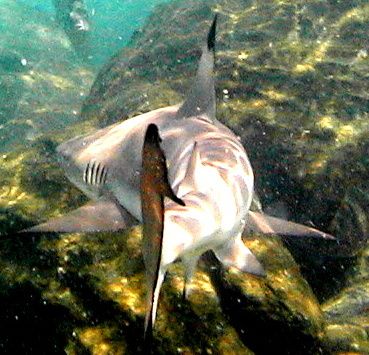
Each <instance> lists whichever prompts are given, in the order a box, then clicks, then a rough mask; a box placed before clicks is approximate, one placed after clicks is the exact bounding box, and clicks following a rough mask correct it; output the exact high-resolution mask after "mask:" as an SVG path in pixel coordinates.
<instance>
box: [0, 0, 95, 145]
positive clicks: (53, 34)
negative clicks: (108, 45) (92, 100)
mask: <svg viewBox="0 0 369 355" xmlns="http://www.w3.org/2000/svg"><path fill="white" fill-rule="evenodd" d="M0 24H5V25H1V30H2V32H1V33H2V35H1V38H0V151H1V152H7V151H9V150H10V149H11V147H14V146H16V145H17V144H19V143H20V142H21V143H24V141H29V142H31V141H33V140H35V139H36V138H37V137H39V136H41V135H42V133H45V132H47V131H54V132H55V131H57V130H62V129H64V128H65V127H66V126H67V125H69V124H70V123H75V122H78V120H79V117H78V115H77V114H78V112H79V110H80V106H81V103H82V100H83V99H84V95H85V94H86V93H87V90H88V87H89V86H90V84H91V82H92V78H93V70H91V68H88V67H86V66H85V65H84V64H82V63H81V60H80V59H79V58H78V56H76V54H75V53H74V50H73V48H72V47H71V45H70V44H69V42H68V39H67V38H66V35H65V33H64V32H63V31H62V30H61V29H58V28H57V26H55V22H54V21H53V19H52V17H50V16H49V15H48V14H47V13H43V12H40V11H37V10H35V9H34V8H32V7H30V6H27V5H26V4H24V3H23V2H17V1H10V0H5V1H2V3H1V10H0ZM14 33H17V36H14ZM20 137H22V139H20Z"/></svg>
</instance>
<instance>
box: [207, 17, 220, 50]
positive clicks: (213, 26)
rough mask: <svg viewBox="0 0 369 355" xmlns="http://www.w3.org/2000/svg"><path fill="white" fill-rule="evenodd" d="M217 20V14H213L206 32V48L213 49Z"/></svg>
mask: <svg viewBox="0 0 369 355" xmlns="http://www.w3.org/2000/svg"><path fill="white" fill-rule="evenodd" d="M217 20H218V14H216V15H215V16H214V20H213V23H212V24H211V27H210V30H209V33H208V50H209V51H213V52H214V50H215V33H216V29H217Z"/></svg>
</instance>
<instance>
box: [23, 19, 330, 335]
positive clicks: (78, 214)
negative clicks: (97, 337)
mask: <svg viewBox="0 0 369 355" xmlns="http://www.w3.org/2000/svg"><path fill="white" fill-rule="evenodd" d="M215 24H216V21H214V22H213V25H212V27H211V29H210V32H209V35H208V42H207V46H206V47H205V48H204V49H203V54H202V57H201V60H200V64H199V69H198V72H197V76H196V79H195V83H194V85H193V86H192V89H191V91H190V93H189V95H188V96H187V98H186V100H185V102H184V103H183V104H182V105H178V106H170V107H167V108H163V109H158V110H155V111H151V112H148V113H146V114H143V115H140V116H137V117H134V118H131V119H129V120H127V121H124V122H122V123H117V124H115V125H112V126H109V127H106V128H104V129H101V130H99V131H97V132H95V133H93V134H91V135H87V136H82V137H77V138H75V139H72V140H70V141H68V142H66V143H63V144H61V145H60V146H59V147H58V149H57V150H58V153H59V154H60V157H61V163H62V165H63V167H64V169H65V171H66V174H67V176H68V177H69V179H70V180H71V181H72V182H73V183H74V184H75V185H76V186H78V187H79V188H80V189H81V190H82V191H83V192H84V193H85V194H86V195H87V196H89V197H90V198H91V199H92V200H93V202H91V203H89V204H88V205H86V206H83V207H81V208H80V209H78V210H76V211H73V212H72V213H70V214H69V215H67V216H65V217H61V218H57V219H54V220H51V221H49V222H47V223H45V224H41V225H39V226H36V227H33V228H30V229H29V231H61V232H69V231H106V230H113V231H114V230H119V229H123V228H126V227H129V226H131V225H133V224H135V223H137V222H142V221H143V220H144V222H145V224H146V225H145V226H144V230H146V234H149V232H148V231H149V230H150V228H149V227H150V223H151V222H147V221H150V220H151V221H153V220H157V221H158V223H153V224H152V225H153V226H154V225H155V226H157V225H158V226H159V227H160V228H162V238H161V240H162V244H161V247H160V248H159V249H158V250H159V252H158V251H156V252H155V253H154V254H155V257H154V259H155V260H154V264H155V263H156V264H157V266H158V267H157V270H154V271H153V270H147V272H148V274H150V275H151V276H150V277H149V288H151V291H152V297H151V299H149V304H150V307H149V310H148V312H149V313H148V315H147V317H146V328H147V327H148V326H150V327H151V326H152V325H153V323H154V321H155V314H156V307H157V301H158V297H159V291H160V286H161V284H162V282H163V279H164V276H165V273H166V271H167V268H168V266H169V265H170V264H171V263H173V262H174V261H175V260H177V259H181V260H182V261H183V262H184V264H185V266H186V276H185V284H187V283H188V282H189V281H190V278H191V276H192V274H193V271H194V270H195V267H196V264H197V261H198V258H199V257H200V256H201V255H202V254H203V253H204V252H205V251H207V250H213V251H214V252H215V254H216V256H217V257H218V259H219V260H220V261H221V262H222V263H223V264H225V265H227V266H234V267H236V268H238V269H240V270H242V271H246V272H250V273H253V274H257V275H262V274H264V271H263V268H262V266H261V265H260V263H259V262H258V261H257V259H256V258H255V256H254V255H253V254H252V253H251V251H250V250H249V249H248V248H247V247H246V246H245V245H244V244H243V242H242V240H241V235H242V233H243V232H244V231H245V228H246V230H254V231H261V232H263V233H268V234H271V233H276V234H278V233H280V234H297V235H303V234H308V235H313V236H321V237H329V235H326V234H324V233H322V232H319V231H317V230H315V229H313V228H309V227H305V226H301V225H297V224H295V223H292V222H287V221H282V220H280V219H276V218H272V217H268V216H265V215H263V214H261V213H255V212H250V210H249V209H250V205H251V201H252V197H253V191H254V176H253V172H252V168H251V164H250V162H249V159H248V157H247V154H246V152H245V150H244V148H243V146H242V144H241V142H240V140H239V139H238V138H237V136H236V135H235V134H234V133H233V132H232V131H231V130H229V129H228V128H227V127H225V126H224V125H223V124H221V123H220V122H219V121H217V120H216V118H215V90H214V80H213V64H214V56H213V55H214V53H213V51H214V39H215ZM150 124H154V125H155V127H158V130H159V132H160V137H161V139H162V143H161V145H160V147H161V149H162V153H163V154H164V156H165V158H166V164H167V172H166V171H165V174H164V173H163V174H162V176H163V177H164V176H165V175H167V176H166V179H167V181H168V183H169V185H170V189H171V191H172V193H174V194H175V195H176V196H177V198H179V199H180V200H181V201H183V202H184V206H183V205H180V204H178V201H177V202H175V201H173V199H164V197H163V213H164V215H163V216H160V213H161V212H160V210H161V209H160V208H158V209H156V205H155V203H156V202H153V203H152V204H151V205H150V203H149V204H145V205H144V206H142V204H141V198H142V196H145V195H141V193H142V190H143V189H144V188H143V187H142V186H141V189H140V183H142V181H141V180H140V178H141V175H142V174H141V173H142V164H143V163H144V167H145V161H144V162H143V161H142V160H143V159H142V154H141V152H142V147H143V144H144V136H145V132H146V129H147V127H148V126H149V125H150ZM158 139H159V138H158ZM160 147H158V148H157V149H159V153H160ZM146 159H148V158H146ZM144 160H145V159H144ZM146 163H147V162H146ZM146 165H147V164H146ZM153 169H155V167H154V168H153ZM144 172H145V171H144ZM144 172H143V173H144ZM147 181H148V183H147V184H149V185H150V180H147ZM147 184H146V185H147ZM143 186H144V187H145V184H144V185H143ZM152 188H153V189H154V190H155V184H153V186H152ZM147 196H150V195H147ZM158 196H161V195H160V193H159V195H158ZM163 196H164V195H163ZM166 196H167V195H166ZM174 200H175V199H174ZM150 206H152V207H153V209H152V210H150ZM159 207H160V206H159ZM156 210H157V211H159V212H156ZM143 211H144V214H146V216H143ZM145 211H146V212H145ZM155 213H157V216H156V215H155ZM143 217H144V218H143ZM145 217H146V218H145ZM161 217H162V222H163V225H162V226H161V225H160V223H161V222H160V218H161ZM145 227H146V228H145ZM153 228H154V227H153ZM155 228H156V227H155ZM155 228H154V229H155ZM160 228H159V229H158V230H159V232H158V233H159V234H160V233H161V232H160ZM154 232H155V231H154ZM159 239H160V238H159ZM144 254H145V255H146V258H145V262H146V260H149V261H148V262H147V263H146V266H147V265H149V264H150V260H151V259H152V257H151V256H150V255H149V254H150V250H149V249H148V248H146V250H145V249H144ZM145 255H144V256H145ZM150 258H151V259H150ZM156 264H155V265H156ZM153 273H154V274H155V275H154V274H153ZM152 275H154V276H155V277H154V276H152ZM148 319H150V320H148ZM148 322H149V323H151V324H148Z"/></svg>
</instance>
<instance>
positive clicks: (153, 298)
mask: <svg viewBox="0 0 369 355" xmlns="http://www.w3.org/2000/svg"><path fill="white" fill-rule="evenodd" d="M160 142H161V138H160V136H159V131H158V127H157V126H156V125H155V124H150V125H149V126H148V128H147V130H146V134H145V139H144V144H143V149H142V171H141V181H140V193H141V205H142V221H143V257H144V261H145V268H146V279H147V286H148V292H147V309H146V317H145V333H144V336H145V346H146V350H147V348H148V347H150V346H151V344H150V343H151V340H150V339H151V338H152V334H151V332H152V327H153V325H154V322H155V317H156V309H157V305H158V299H159V293H160V287H161V284H162V282H163V280H164V276H165V271H166V270H163V269H162V268H161V252H162V243H163V231H164V197H169V198H170V199H172V200H173V201H175V202H177V203H178V204H180V205H182V206H184V202H183V201H182V200H181V199H179V198H178V197H177V196H176V195H175V194H174V192H173V190H172V188H171V186H170V184H169V182H168V171H167V165H166V159H165V156H164V153H163V151H162V150H161V148H160Z"/></svg>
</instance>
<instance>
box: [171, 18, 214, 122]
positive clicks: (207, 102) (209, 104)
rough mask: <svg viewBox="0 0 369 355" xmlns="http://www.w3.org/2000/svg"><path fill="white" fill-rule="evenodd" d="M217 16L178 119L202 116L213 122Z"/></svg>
mask: <svg viewBox="0 0 369 355" xmlns="http://www.w3.org/2000/svg"><path fill="white" fill-rule="evenodd" d="M216 26H217V15H215V17H214V20H213V23H212V25H211V27H210V30H209V33H208V37H207V43H206V45H205V46H204V48H203V50H202V55H201V59H200V62H199V66H198V69H197V74H196V77H195V80H194V82H193V84H192V86H191V88H190V90H189V92H188V94H187V97H186V99H185V101H184V102H183V104H182V106H181V107H180V108H179V110H178V112H177V117H178V118H186V117H196V116H202V117H203V118H204V119H208V120H209V121H211V122H213V121H214V120H215V110H216V109H215V86H214V53H215V34H216Z"/></svg>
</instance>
